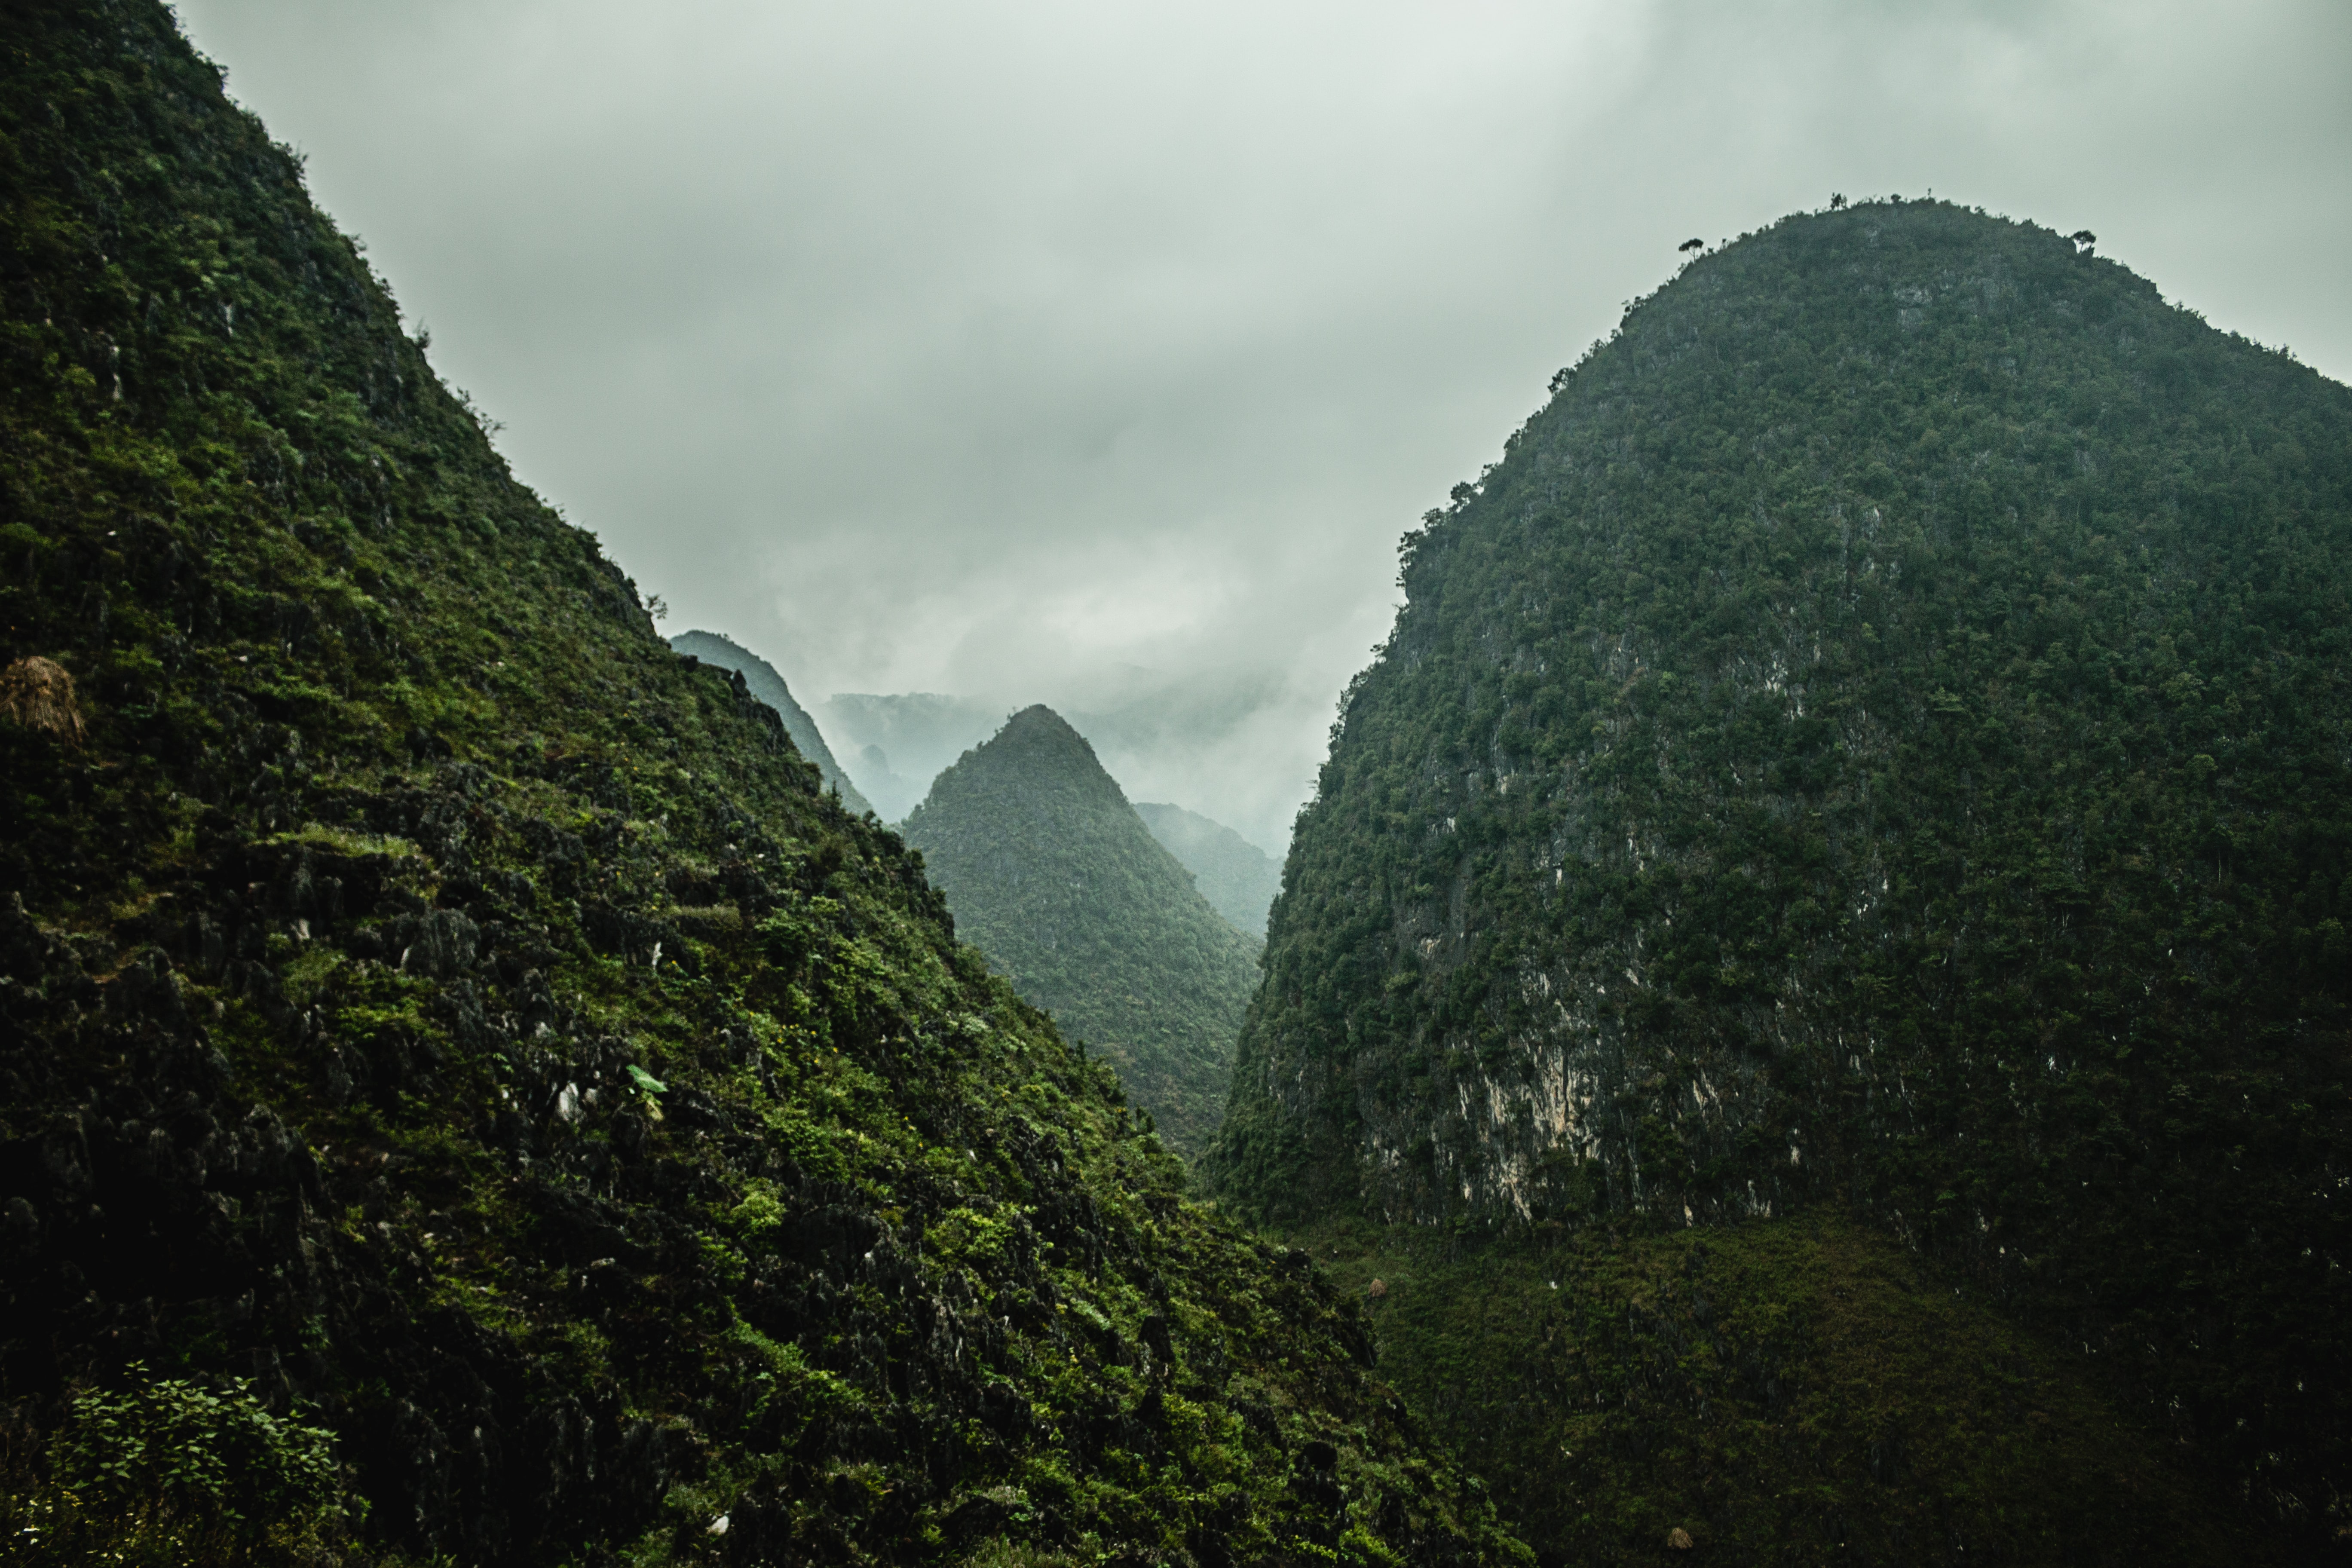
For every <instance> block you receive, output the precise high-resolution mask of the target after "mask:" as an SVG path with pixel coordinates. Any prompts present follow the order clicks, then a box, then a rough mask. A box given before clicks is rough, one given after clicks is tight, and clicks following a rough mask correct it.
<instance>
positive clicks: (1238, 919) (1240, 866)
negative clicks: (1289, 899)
mask: <svg viewBox="0 0 2352 1568" xmlns="http://www.w3.org/2000/svg"><path fill="white" fill-rule="evenodd" d="M1135 815H1136V816H1139V817H1141V818H1143V826H1146V827H1149V828H1150V829H1151V837H1154V838H1157V839H1158V840H1160V844H1161V846H1162V847H1165V848H1166V849H1167V851H1168V853H1170V854H1171V855H1173V856H1175V857H1176V858H1177V859H1178V860H1180V861H1181V862H1182V863H1183V866H1184V868H1185V869H1186V870H1188V871H1190V872H1192V882H1193V885H1194V886H1195V887H1197V888H1199V889H1201V896H1202V898H1204V899H1206V900H1209V907H1210V908H1211V909H1213V910H1216V911H1217V912H1218V913H1219V914H1221V915H1223V916H1224V917H1225V919H1227V920H1229V921H1233V923H1234V929H1235V930H1238V931H1245V932H1247V933H1248V934H1249V935H1251V936H1255V937H1261V938H1262V937H1264V936H1265V917H1266V911H1267V910H1270V909H1272V908H1273V907H1274V896H1275V895H1276V893H1279V892H1280V891H1282V863H1281V862H1280V861H1278V860H1276V859H1275V858H1274V857H1272V856H1271V855H1268V854H1267V853H1266V852H1265V850H1263V849H1261V848H1259V847H1257V846H1256V845H1255V844H1253V843H1251V842H1250V841H1249V840H1248V839H1246V838H1244V837H1242V836H1241V835H1240V834H1238V833H1235V832H1234V830H1233V829H1232V828H1230V827H1227V826H1225V825H1224V824H1223V823H1222V822H1212V821H1210V820H1209V819H1208V818H1207V817H1205V816H1202V815H1201V814H1200V813H1198V812H1194V811H1187V810H1185V809H1184V808H1183V807H1182V806H1181V805H1150V804H1148V803H1145V802H1142V801H1138V802H1137V803H1136V806H1135Z"/></svg>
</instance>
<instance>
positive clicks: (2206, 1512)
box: [1297, 1212, 2267, 1568]
mask: <svg viewBox="0 0 2352 1568" xmlns="http://www.w3.org/2000/svg"><path fill="white" fill-rule="evenodd" d="M1297 1239H1298V1240H1299V1241H1300V1242H1301V1243H1302V1245H1305V1246H1306V1247H1308V1249H1309V1250H1311V1251H1312V1252H1314V1253H1315V1255H1316V1256H1317V1257H1318V1258H1322V1259H1324V1260H1326V1261H1327V1262H1328V1263H1329V1264H1330V1266H1331V1267H1332V1268H1334V1270H1335V1272H1336V1273H1337V1274H1338V1275H1339V1278H1340V1279H1341V1280H1342V1282H1343V1283H1344V1284H1346V1285H1348V1286H1349V1287H1350V1288H1352V1289H1354V1290H1356V1291H1357V1292H1358V1293H1359V1294H1360V1295H1364V1296H1365V1297H1366V1298H1367V1299H1368V1300H1370V1304H1371V1308H1372V1317H1373V1322H1374V1324H1375V1325H1376V1332H1377V1336H1378V1339H1379V1342H1380V1350H1381V1372H1382V1375H1384V1376H1385V1377H1387V1378H1388V1379H1389V1380H1390V1381H1391V1382H1392V1383H1393V1384H1395V1385H1396V1388H1397V1391H1398V1393H1399V1394H1402V1395H1403V1397H1404V1398H1405V1400H1406V1402H1407V1403H1408V1404H1410V1405H1412V1408H1413V1409H1414V1410H1415V1411H1417V1412H1420V1413H1422V1414H1423V1415H1425V1416H1426V1417H1427V1418H1428V1420H1429V1422H1430V1425H1431V1426H1432V1427H1433V1429H1434V1430H1437V1431H1441V1432H1443V1433H1444V1434H1445V1435H1446V1436H1447V1437H1448V1439H1449V1440H1450V1441H1451V1443H1452V1444H1453V1446H1454V1449H1455V1451H1456V1453H1457V1454H1458V1456H1459V1457H1460V1458H1461V1459H1462V1461H1463V1462H1464V1463H1465V1464H1466V1465H1468V1466H1470V1467H1471V1468H1473V1469H1475V1470H1476V1471H1477V1472H1478V1473H1479V1475H1480V1476H1482V1477H1483V1478H1484V1479H1486V1483H1487V1485H1488V1487H1489V1488H1490V1489H1492V1490H1493V1492H1494V1494H1495V1496H1496V1498H1498V1499H1500V1500H1502V1501H1503V1506H1504V1509H1505V1511H1506V1512H1507V1514H1508V1515H1509V1516H1510V1517H1511V1518H1512V1519H1513V1521H1514V1522H1516V1523H1517V1525H1518V1526H1519V1527H1520V1530H1521V1531H1522V1533H1523V1534H1524V1535H1525V1536H1526V1537H1527V1538H1528V1540H1529V1541H1531V1542H1540V1543H1541V1547H1542V1555H1543V1557H1544V1558H1545V1560H1547V1561H1549V1562H1554V1563H1622V1562H1628V1561H1639V1560H1643V1559H1647V1558H1652V1557H1655V1556H1656V1555H1658V1553H1659V1549H1660V1548H1661V1547H1663V1546H1664V1545H1665V1544H1666V1542H1667V1539H1668V1537H1669V1535H1670V1534H1671V1533H1672V1532H1673V1531H1676V1530H1681V1531H1684V1532H1685V1534H1687V1535H1688V1536H1690V1537H1691V1538H1692V1539H1693V1541H1694V1542H1696V1544H1697V1545H1698V1546H1700V1547H1703V1548H1705V1549H1706V1551H1707V1552H1708V1554H1709V1556H1710V1557H1716V1558H1723V1559H1727V1560H1729V1561H1734V1562H1741V1563H1785V1564H1788V1565H1789V1568H1801V1565H1803V1564H1810V1563H1822V1562H1824V1561H1830V1560H1836V1561H1852V1562H1855V1563H1886V1564H1898V1563H1900V1564H1908V1563H1921V1562H1952V1563H1960V1562H1968V1563H2118V1564H2122V1563H2180V1562H2187V1563H2241V1562H2260V1561H2263V1560H2265V1558H2266V1556H2267V1553H2266V1552H2265V1551H2264V1549H2263V1546H2262V1544H2261V1543H2260V1542H2250V1541H2248V1540H2247V1539H2245V1532H2244V1531H2242V1530H2239V1529H2235V1528H2232V1526H2231V1521H2230V1515H2231V1511H2232V1510H2231V1507H2230V1500H2229V1499H2228V1498H2227V1497H2226V1496H2224V1495H2222V1494H2221V1492H2220V1491H2219V1490H2218V1489H2209V1488H2208V1486H2207V1485H2206V1484H2205V1483H2204V1482H2203V1481H2202V1480H2201V1479H2200V1478H2198V1477H2196V1476H2193V1475H2188V1474H2184V1473H2182V1472H2181V1471H2179V1469H2177V1468H2173V1467H2172V1466H2171V1465H2169V1464H2168V1462H2167V1458H2168V1457H2167V1455H2166V1454H2165V1452H2164V1444H2163V1443H2162V1442H2161V1440H2160V1439H2159V1438H2158V1436H2157V1435H2156V1434H2155V1433H2154V1432H2152V1431H2151V1430H2150V1429H2149V1425H2148V1424H2147V1422H2145V1421H2144V1420H2139V1419H2136V1418H2134V1417H2132V1416H2130V1415H2127V1414H2126V1413H2125V1412H2123V1411H2121V1410H2119V1408H2118V1406H2117V1405H2116V1402H2115V1401H2114V1400H2113V1399H2111V1398H2110V1397H2108V1396H2106V1395H2105V1394H2104V1393H2103V1392H2102V1391H2101V1390H2100V1389H2099V1387H2098V1386H2097V1384H2096V1380H2095V1378H2094V1377H2093V1376H2092V1375H2091V1374H2090V1373H2089V1371H2088V1369H2086V1368H2084V1366H2083V1365H2082V1364H2081V1363H2080V1361H2079V1358H2078V1357H2076V1356H2073V1355H2069V1354H2067V1353H2066V1352H2065V1351H2063V1349H2060V1348H2059V1347H2056V1346H2053V1345H2052V1344H2050V1343H2049V1342H2047V1341H2045V1340H2043V1339H2042V1338H2041V1337H2040V1336H2037V1335H2035V1334H2033V1333H2032V1332H2031V1331H2026V1330H2024V1329H2022V1328H2021V1327H2020V1326H2019V1325H2018V1324H2017V1323H2015V1322H2014V1321H2012V1320H2011V1318H2010V1316H2009V1315H2008V1314H2005V1313H2003V1312H2001V1311H2000V1310H1998V1309H1997V1308H1996V1307H1994V1306H1993V1305H1991V1304H1990V1303H1989V1302H1987V1301H1986V1300H1984V1299H1983V1298H1982V1297H1981V1295H1980V1294H1979V1293H1978V1292H1976V1291H1973V1290H1961V1289H1955V1288H1954V1287H1953V1286H1952V1285H1951V1284H1950V1283H1948V1281H1946V1280H1943V1279H1940V1278H1939V1277H1938V1276H1937V1274H1936V1273H1935V1271H1933V1270H1930V1269H1928V1268H1925V1267H1923V1266H1922V1264H1921V1262H1920V1260H1919V1259H1917V1258H1916V1257H1913V1256H1912V1255H1910V1254H1909V1253H1907V1252H1906V1251H1905V1250H1904V1249H1903V1248H1902V1247H1899V1246H1897V1245H1896V1244H1895V1243H1894V1242H1893V1241H1891V1240H1889V1239H1887V1238H1886V1237H1883V1236H1879V1235H1876V1234H1874V1233H1873V1232H1871V1231H1868V1230H1866V1229H1864V1228H1862V1227H1860V1226H1855V1225H1853V1224H1852V1223H1850V1222H1846V1221H1842V1220H1839V1219H1837V1218H1834V1217H1832V1216H1830V1215H1825V1214H1822V1213H1820V1212H1816V1213H1813V1214H1809V1215H1804V1216H1801V1217H1800V1218H1797V1219H1793V1220H1782V1221H1774V1222H1759V1223H1755V1224H1750V1225H1746V1226H1737V1227H1722V1226H1703V1227H1695V1228H1685V1229H1678V1230H1673V1231H1668V1232H1665V1233H1664V1234H1647V1235H1645V1234H1643V1232H1642V1231H1641V1230H1640V1229H1639V1228H1638V1227H1634V1228H1627V1227H1612V1226H1593V1227H1585V1228H1581V1229H1580V1230H1578V1231H1576V1232H1573V1233H1570V1232H1567V1231H1566V1230H1565V1229H1564V1228H1563V1229H1562V1230H1559V1231H1551V1232H1542V1233H1538V1234H1536V1235H1533V1236H1521V1237H1511V1238H1507V1239H1506V1238H1500V1237H1455V1236H1450V1235H1447V1234H1444V1233H1443V1232H1436V1233H1433V1232H1432V1231H1430V1230H1428V1229H1426V1228H1417V1227H1412V1226H1370V1225H1365V1224H1362V1223H1360V1222H1358V1223H1350V1222H1347V1221H1339V1222H1337V1223H1334V1224H1331V1225H1328V1226H1310V1227H1307V1229H1306V1231H1305V1232H1304V1233H1303V1234H1302V1235H1301V1236H1300V1237H1298V1238H1297ZM1375 1280H1378V1281H1379V1282H1380V1283H1379V1293H1378V1294H1377V1295H1372V1294H1371V1291H1372V1289H1373V1281H1375Z"/></svg>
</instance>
